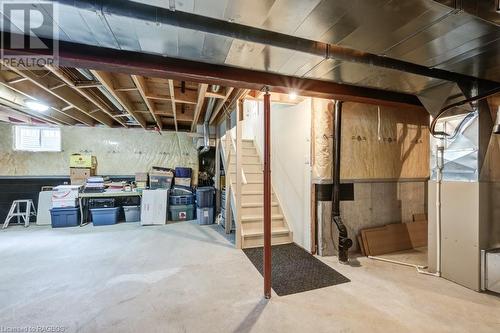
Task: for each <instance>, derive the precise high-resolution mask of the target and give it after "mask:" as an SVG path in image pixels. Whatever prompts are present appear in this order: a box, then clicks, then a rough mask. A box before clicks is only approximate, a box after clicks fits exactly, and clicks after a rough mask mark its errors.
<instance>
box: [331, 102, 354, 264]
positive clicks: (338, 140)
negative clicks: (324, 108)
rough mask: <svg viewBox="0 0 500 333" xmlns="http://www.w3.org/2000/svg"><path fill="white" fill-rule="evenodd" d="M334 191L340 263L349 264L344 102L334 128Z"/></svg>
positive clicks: (339, 106)
mask: <svg viewBox="0 0 500 333" xmlns="http://www.w3.org/2000/svg"><path fill="white" fill-rule="evenodd" d="M333 127H334V128H333V131H334V133H333V137H334V147H333V158H334V166H333V189H332V223H335V225H336V226H337V229H338V230H339V245H338V253H339V261H340V262H341V263H347V262H348V260H349V257H348V250H349V248H350V247H351V246H352V240H351V239H350V238H349V236H348V234H347V228H346V227H345V225H344V223H343V222H342V217H341V216H340V158H341V154H340V152H341V150H340V149H341V144H342V101H336V102H335V115H334V126H333Z"/></svg>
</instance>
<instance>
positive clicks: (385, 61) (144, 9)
mask: <svg viewBox="0 0 500 333" xmlns="http://www.w3.org/2000/svg"><path fill="white" fill-rule="evenodd" d="M57 2H59V3H63V4H65V5H68V6H73V7H75V8H90V9H93V10H94V11H96V12H100V13H102V16H103V18H104V19H105V20H106V17H127V18H130V19H135V20H142V21H144V22H151V23H154V24H165V25H170V26H175V27H179V28H184V29H190V30H194V31H203V32H206V33H210V34H215V35H220V36H225V37H229V38H235V39H239V40H243V41H248V42H253V43H259V44H264V45H270V46H275V47H279V48H283V49H288V50H293V51H299V52H303V53H307V54H311V55H315V56H320V57H324V58H325V59H335V60H341V61H347V62H354V63H361V64H366V65H370V66H377V67H383V68H388V69H393V70H398V71H403V72H407V73H412V74H417V75H422V76H426V77H432V78H436V79H441V80H447V81H454V82H470V81H478V82H481V83H482V84H484V85H485V87H486V86H487V87H490V88H492V87H494V86H495V85H498V82H497V83H495V82H492V81H488V80H482V79H478V78H475V77H472V76H468V75H464V74H459V73H455V72H449V71H446V70H443V69H438V68H430V67H427V66H423V65H418V64H414V63H411V62H407V61H403V60H399V59H395V58H390V57H386V56H383V55H377V54H373V53H368V52H363V51H358V50H355V49H351V48H347V47H344V46H340V45H337V44H329V43H323V42H318V41H315V40H311V39H306V38H300V37H296V36H291V35H287V34H283V33H279V32H275V31H270V30H265V29H260V28H256V27H252V26H248V25H243V24H238V23H235V22H228V21H227V20H220V19H216V18H211V17H207V16H202V15H197V14H192V13H186V12H182V11H178V10H170V9H168V8H162V7H157V6H151V5H147V4H144V3H139V2H135V1H126V2H123V1H115V0H101V1H98V2H96V1H95V0H58V1H57Z"/></svg>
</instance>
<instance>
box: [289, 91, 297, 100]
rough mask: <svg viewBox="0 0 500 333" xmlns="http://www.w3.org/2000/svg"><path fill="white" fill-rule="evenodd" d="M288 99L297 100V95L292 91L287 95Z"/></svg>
mask: <svg viewBox="0 0 500 333" xmlns="http://www.w3.org/2000/svg"><path fill="white" fill-rule="evenodd" d="M288 98H290V99H291V100H292V101H294V100H296V99H297V93H296V92H295V91H292V92H290V93H289V94H288Z"/></svg>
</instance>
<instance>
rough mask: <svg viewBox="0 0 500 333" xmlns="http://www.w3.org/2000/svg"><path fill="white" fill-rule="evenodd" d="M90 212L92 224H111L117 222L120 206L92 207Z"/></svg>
mask: <svg viewBox="0 0 500 333" xmlns="http://www.w3.org/2000/svg"><path fill="white" fill-rule="evenodd" d="M90 212H91V213H92V223H93V224H94V226H99V225H111V224H116V222H118V214H119V212H120V207H114V208H94V209H91V210H90Z"/></svg>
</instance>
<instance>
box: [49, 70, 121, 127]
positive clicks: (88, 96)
mask: <svg viewBox="0 0 500 333" xmlns="http://www.w3.org/2000/svg"><path fill="white" fill-rule="evenodd" d="M46 68H47V69H48V70H50V71H51V72H52V73H53V74H54V75H55V76H57V77H58V78H59V79H60V80H62V81H63V82H64V83H65V84H66V85H67V86H69V87H70V88H72V89H74V90H76V91H77V92H78V93H79V94H80V95H82V96H83V97H85V98H86V99H87V100H88V101H89V102H91V103H92V104H94V105H95V106H96V107H98V108H99V110H101V111H102V112H104V113H106V114H107V115H108V116H109V117H111V118H112V119H113V113H112V112H111V111H110V110H109V108H108V107H107V106H106V105H104V104H103V103H101V102H100V101H99V100H98V99H96V98H95V97H94V96H92V95H91V94H90V93H89V92H88V91H86V90H85V89H86V88H88V87H82V86H78V85H77V84H75V83H74V82H73V81H72V80H71V79H70V78H68V77H67V76H66V75H65V74H64V72H63V71H62V70H61V69H60V68H56V67H53V66H46ZM101 85H102V84H100V83H99V86H101ZM94 111H95V110H92V111H90V114H94ZM117 122H119V123H120V125H122V126H124V127H127V125H126V124H125V123H124V122H123V121H121V120H117ZM111 124H112V123H111ZM108 126H110V125H108Z"/></svg>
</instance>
